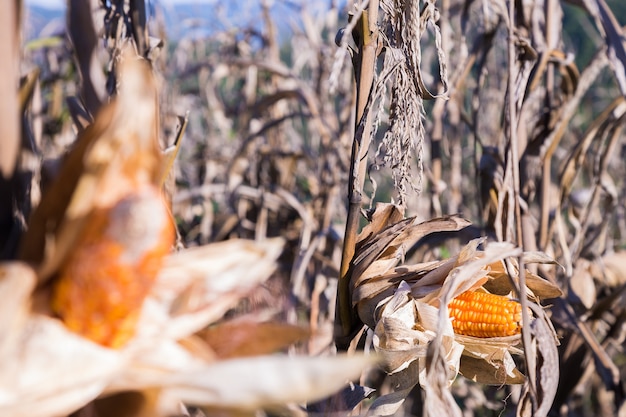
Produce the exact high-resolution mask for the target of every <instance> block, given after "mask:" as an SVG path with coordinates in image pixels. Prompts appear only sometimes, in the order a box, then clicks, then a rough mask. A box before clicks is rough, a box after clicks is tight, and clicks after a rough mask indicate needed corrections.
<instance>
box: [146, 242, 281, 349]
mask: <svg viewBox="0 0 626 417" xmlns="http://www.w3.org/2000/svg"><path fill="white" fill-rule="evenodd" d="M283 243H284V241H283V240H282V239H280V238H274V239H268V240H266V241H264V242H254V241H250V240H229V241H225V242H221V243H215V244H211V245H207V246H203V247H199V248H193V249H188V250H185V251H182V252H179V253H177V254H174V255H171V256H170V257H168V258H167V259H166V261H165V265H164V266H163V268H162V269H161V271H160V273H159V276H158V278H157V281H156V283H155V286H154V288H153V291H152V292H151V294H150V296H149V297H148V299H147V300H146V302H145V304H144V311H143V313H142V317H141V319H140V323H139V325H138V332H140V333H143V334H145V335H154V334H159V335H161V336H163V337H169V338H173V339H179V338H182V337H184V336H186V335H189V334H192V333H194V332H196V331H198V330H200V329H202V328H203V327H205V326H206V325H207V324H209V323H211V322H213V321H215V320H217V319H219V318H220V317H222V316H223V315H224V313H225V312H226V311H227V310H228V309H229V308H232V307H233V306H234V305H235V303H236V302H237V301H238V300H239V299H240V298H241V297H243V296H245V295H247V294H248V293H249V292H250V291H251V290H252V289H253V288H254V287H256V286H257V285H258V284H260V283H261V282H263V281H264V280H266V279H267V278H268V277H269V276H270V274H271V273H272V272H273V271H274V268H275V262H276V259H277V258H278V256H279V255H280V253H281V252H282V248H283Z"/></svg>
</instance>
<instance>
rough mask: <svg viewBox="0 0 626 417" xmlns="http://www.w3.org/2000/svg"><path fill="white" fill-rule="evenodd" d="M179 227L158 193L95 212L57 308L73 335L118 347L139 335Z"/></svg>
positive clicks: (61, 282) (64, 274)
mask: <svg viewBox="0 0 626 417" xmlns="http://www.w3.org/2000/svg"><path fill="white" fill-rule="evenodd" d="M173 238H174V228H173V225H172V223H171V221H170V218H169V214H168V213H167V209H166V207H165V206H164V203H163V201H162V199H161V197H160V195H159V192H158V191H157V190H155V189H152V188H148V189H144V190H141V191H139V192H136V193H133V194H131V195H129V196H127V197H126V198H123V199H122V200H120V201H119V202H118V203H116V204H114V205H113V206H112V207H107V208H99V209H95V210H93V211H92V212H91V214H90V215H89V216H88V218H87V220H86V226H85V229H84V230H83V232H82V234H81V236H80V237H79V239H78V242H77V244H76V246H75V248H74V251H73V253H72V254H71V256H70V258H69V259H68V260H67V262H66V263H65V265H64V266H63V268H62V269H61V272H60V276H59V278H58V280H57V281H56V283H55V286H54V290H53V296H52V309H53V310H54V311H55V312H56V313H57V314H58V315H59V316H60V317H61V319H62V320H63V321H64V323H65V325H66V326H67V327H68V328H69V329H70V330H72V331H74V332H76V333H78V334H80V335H82V336H84V337H86V338H88V339H91V340H92V341H94V342H96V343H99V344H101V345H104V346H108V347H112V348H118V347H121V346H122V345H124V344H125V343H126V342H127V341H128V340H129V339H130V338H131V337H132V336H133V334H134V329H135V325H136V323H137V320H138V319H139V313H140V311H141V307H142V305H143V301H144V299H145V298H146V296H147V295H148V293H149V292H150V289H151V288H152V284H153V282H154V280H155V278H156V276H157V274H158V271H159V269H160V267H161V263H162V260H163V258H164V257H165V255H166V254H167V253H168V252H169V250H170V247H171V245H172V242H173Z"/></svg>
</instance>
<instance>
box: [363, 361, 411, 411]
mask: <svg viewBox="0 0 626 417" xmlns="http://www.w3.org/2000/svg"><path fill="white" fill-rule="evenodd" d="M420 368H421V366H420V365H418V364H417V363H416V362H414V363H412V364H411V365H410V366H409V367H408V368H406V369H403V370H402V371H400V372H398V373H395V374H393V375H390V376H389V377H388V378H389V384H390V385H391V386H392V387H394V391H393V392H391V393H389V394H386V395H381V396H380V397H378V398H377V399H376V400H374V402H373V403H372V405H371V406H370V408H369V410H368V413H367V415H368V416H392V415H395V414H396V413H397V412H398V410H399V409H400V407H402V404H403V403H404V400H405V399H406V398H407V396H408V395H409V394H410V393H411V391H412V390H413V388H414V387H415V386H416V385H417V383H418V382H419V376H418V375H419V369H420Z"/></svg>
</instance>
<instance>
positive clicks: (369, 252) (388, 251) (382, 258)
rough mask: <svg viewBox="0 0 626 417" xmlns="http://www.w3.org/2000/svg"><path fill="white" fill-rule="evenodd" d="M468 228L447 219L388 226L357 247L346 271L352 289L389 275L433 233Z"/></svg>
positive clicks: (463, 222) (413, 220) (457, 220)
mask: <svg viewBox="0 0 626 417" xmlns="http://www.w3.org/2000/svg"><path fill="white" fill-rule="evenodd" d="M469 224H470V223H469V222H468V221H467V220H465V219H463V218H461V217H457V216H449V217H442V218H437V219H432V220H428V221H425V222H419V221H418V220H417V218H416V217H413V218H409V219H405V220H402V221H400V222H398V223H396V224H394V225H391V226H389V227H388V228H386V229H384V230H382V231H380V232H379V233H378V234H377V235H374V236H372V237H370V238H369V239H367V240H366V241H365V242H363V245H362V246H358V245H357V251H356V253H355V256H354V260H353V262H352V265H351V271H350V282H351V286H352V288H355V287H357V286H358V285H360V283H361V282H362V281H365V280H367V279H368V278H372V277H375V276H379V275H382V274H383V273H385V272H387V271H389V269H391V268H393V267H394V266H395V265H397V263H398V262H399V261H400V260H401V259H402V257H403V256H404V254H405V253H406V252H407V251H408V250H409V249H410V248H411V247H413V245H415V243H417V241H419V240H420V239H421V238H423V237H424V236H426V235H428V234H430V233H434V232H443V231H457V230H460V229H462V228H464V227H467V226H468V225H469Z"/></svg>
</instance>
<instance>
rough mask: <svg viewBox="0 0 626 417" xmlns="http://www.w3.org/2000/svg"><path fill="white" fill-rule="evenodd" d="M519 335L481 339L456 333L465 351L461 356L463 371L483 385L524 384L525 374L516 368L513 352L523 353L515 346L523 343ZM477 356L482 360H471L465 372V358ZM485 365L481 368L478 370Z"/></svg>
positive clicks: (465, 374)
mask: <svg viewBox="0 0 626 417" xmlns="http://www.w3.org/2000/svg"><path fill="white" fill-rule="evenodd" d="M520 339H521V337H520V335H515V336H508V337H491V338H478V337H471V336H460V335H457V336H456V340H457V341H458V342H459V343H461V344H462V345H463V346H464V347H465V350H464V352H463V358H462V359H461V374H463V375H464V376H466V377H468V376H467V375H470V377H469V378H470V379H472V380H474V381H476V382H480V383H481V384H492V385H501V384H521V383H523V382H524V380H525V379H524V377H523V375H522V374H521V373H520V372H519V371H518V370H517V367H516V365H515V362H514V361H513V357H512V356H511V352H513V353H515V354H518V355H521V354H523V351H522V350H521V349H519V348H516V347H515V346H516V345H519V344H520V342H521V340H520ZM466 358H474V359H477V360H479V361H480V362H478V363H477V362H471V361H468V362H467V363H468V366H470V365H472V367H471V368H469V369H465V371H463V360H464V359H466ZM481 366H482V372H481V369H478V368H480V367H481Z"/></svg>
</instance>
